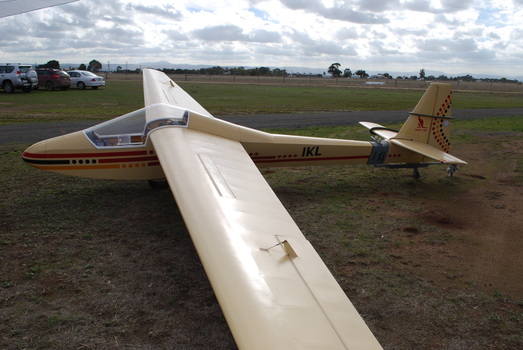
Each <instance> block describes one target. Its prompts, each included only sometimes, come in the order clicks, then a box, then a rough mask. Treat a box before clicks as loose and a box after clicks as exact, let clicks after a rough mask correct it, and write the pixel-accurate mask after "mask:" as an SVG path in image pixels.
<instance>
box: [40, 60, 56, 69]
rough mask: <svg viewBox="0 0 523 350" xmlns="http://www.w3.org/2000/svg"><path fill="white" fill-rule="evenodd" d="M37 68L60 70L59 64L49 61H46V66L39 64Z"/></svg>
mask: <svg viewBox="0 0 523 350" xmlns="http://www.w3.org/2000/svg"><path fill="white" fill-rule="evenodd" d="M38 67H39V68H54V69H60V62H58V61H57V60H51V61H48V62H47V63H46V64H41V65H39V66H38Z"/></svg>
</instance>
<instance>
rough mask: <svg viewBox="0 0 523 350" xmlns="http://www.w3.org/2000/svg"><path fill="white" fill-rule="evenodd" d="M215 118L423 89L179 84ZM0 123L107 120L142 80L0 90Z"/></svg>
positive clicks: (461, 95)
mask: <svg viewBox="0 0 523 350" xmlns="http://www.w3.org/2000/svg"><path fill="white" fill-rule="evenodd" d="M180 85H181V86H182V87H183V88H184V89H185V90H186V91H187V92H188V93H189V94H191V95H192V96H193V97H194V98H195V99H196V100H197V101H198V102H199V103H200V104H201V105H202V106H204V107H205V108H206V109H207V110H209V111H210V112H211V113H213V114H215V115H218V116H220V115H241V114H273V113H298V112H317V111H353V110H409V109H412V108H413V107H414V106H415V105H416V103H417V102H418V100H419V98H420V97H421V96H422V94H423V91H422V90H405V89H365V88H347V87H317V86H305V87H298V86H268V85H234V84H215V83H194V82H192V83H191V82H180ZM454 101H455V104H454V108H503V107H523V98H521V95H518V94H514V93H487V92H461V91H460V92H456V95H455V97H454ZM0 107H1V108H2V110H1V111H0V116H1V118H0V124H14V123H29V122H31V123H34V122H50V121H75V120H82V121H84V120H91V119H93V120H107V119H110V118H114V117H116V116H119V115H122V114H125V113H128V112H131V111H133V110H136V109H138V108H141V107H143V87H142V82H141V81H138V80H129V81H126V80H108V81H107V86H106V87H103V88H101V89H98V90H91V89H86V90H77V89H70V90H68V91H58V90H57V91H53V92H48V91H43V90H37V91H33V92H31V93H30V94H26V93H22V92H17V93H14V94H6V93H1V92H0Z"/></svg>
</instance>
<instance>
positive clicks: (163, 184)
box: [149, 180, 169, 189]
mask: <svg viewBox="0 0 523 350" xmlns="http://www.w3.org/2000/svg"><path fill="white" fill-rule="evenodd" d="M149 186H151V188H154V189H162V188H167V187H169V183H168V182H167V181H165V180H163V181H162V180H149Z"/></svg>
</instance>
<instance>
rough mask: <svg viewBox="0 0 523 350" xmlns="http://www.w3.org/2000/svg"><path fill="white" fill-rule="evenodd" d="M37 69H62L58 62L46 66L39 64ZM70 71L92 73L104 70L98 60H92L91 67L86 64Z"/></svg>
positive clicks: (52, 61) (49, 62)
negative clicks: (77, 70) (76, 70)
mask: <svg viewBox="0 0 523 350" xmlns="http://www.w3.org/2000/svg"><path fill="white" fill-rule="evenodd" d="M37 68H54V69H62V68H61V67H60V62H58V61H57V60H51V61H48V62H47V63H45V64H39V65H38V66H37ZM69 69H79V70H88V71H91V72H99V71H100V70H101V69H102V64H101V63H100V62H98V61H97V60H91V62H89V65H87V66H86V65H85V64H84V63H82V64H80V65H79V66H78V67H74V68H73V67H69Z"/></svg>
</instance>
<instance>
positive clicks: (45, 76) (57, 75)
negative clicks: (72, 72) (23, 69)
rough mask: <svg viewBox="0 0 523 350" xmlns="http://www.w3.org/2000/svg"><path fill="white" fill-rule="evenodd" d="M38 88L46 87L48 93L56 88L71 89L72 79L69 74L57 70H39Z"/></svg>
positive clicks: (37, 71)
mask: <svg viewBox="0 0 523 350" xmlns="http://www.w3.org/2000/svg"><path fill="white" fill-rule="evenodd" d="M36 74H38V87H45V89H46V90H47V91H53V90H54V89H56V88H60V89H61V90H67V89H69V88H70V87H71V77H70V76H69V74H67V73H66V72H64V71H63V70H60V69H55V68H37V69H36Z"/></svg>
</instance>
